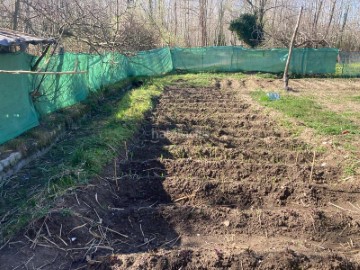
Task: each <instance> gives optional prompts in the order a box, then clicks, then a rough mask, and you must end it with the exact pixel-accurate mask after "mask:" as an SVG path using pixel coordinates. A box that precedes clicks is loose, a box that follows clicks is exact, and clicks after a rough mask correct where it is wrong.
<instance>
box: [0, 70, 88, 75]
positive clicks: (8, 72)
mask: <svg viewBox="0 0 360 270" xmlns="http://www.w3.org/2000/svg"><path fill="white" fill-rule="evenodd" d="M1 73H5V74H17V75H19V74H32V75H73V74H85V73H88V71H87V70H81V71H62V72H53V71H29V70H0V74H1Z"/></svg>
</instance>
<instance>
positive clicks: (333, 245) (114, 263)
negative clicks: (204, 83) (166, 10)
mask: <svg viewBox="0 0 360 270" xmlns="http://www.w3.org/2000/svg"><path fill="white" fill-rule="evenodd" d="M315 161H316V162H315ZM334 164H336V163H334ZM115 167H116V170H115V169H114V167H113V166H111V167H109V168H108V169H107V173H106V174H105V175H104V176H103V177H101V178H99V179H98V180H96V181H95V182H94V184H93V185H90V186H88V187H86V188H77V189H75V190H74V191H73V192H72V193H71V194H69V195H66V196H64V197H63V198H61V199H59V201H58V203H57V208H56V209H54V210H52V211H51V213H50V214H49V215H47V216H46V218H44V219H41V220H38V221H36V222H35V223H34V226H33V227H32V229H29V230H28V231H27V232H26V237H27V238H28V239H30V241H32V248H33V249H31V248H29V247H28V246H25V245H23V244H21V243H20V244H19V243H17V241H14V242H13V243H12V246H10V247H8V248H6V249H5V250H4V252H3V254H2V255H0V260H2V261H3V262H5V259H7V258H10V257H11V256H13V255H14V250H20V252H18V263H17V264H16V262H14V263H9V262H6V264H4V265H6V267H7V268H4V269H12V268H11V267H16V266H17V265H19V267H18V269H22V268H23V269H27V268H29V269H32V268H31V266H32V267H33V268H35V269H40V268H41V269H81V268H82V267H83V268H89V269H164V270H165V269H177V270H178V269H360V265H359V264H358V263H357V261H360V256H359V248H360V244H359V241H360V223H359V222H360V219H359V216H360V207H358V205H357V203H358V202H359V199H360V196H359V192H360V190H359V189H358V188H354V187H352V188H350V187H348V186H347V185H345V184H344V185H341V184H339V179H340V175H341V168H339V167H337V166H332V165H331V164H328V163H323V162H322V156H321V154H318V153H315V155H314V150H313V147H312V146H310V145H307V144H306V143H304V142H302V141H300V140H299V139H295V138H294V137H293V136H292V134H290V133H289V132H287V131H286V130H284V129H283V128H282V127H279V126H278V125H277V124H276V123H275V122H274V121H273V120H272V119H271V118H270V117H269V116H266V115H265V114H264V113H263V111H262V110H261V109H259V108H258V107H256V106H255V105H254V104H252V102H251V101H250V100H249V99H247V98H246V97H245V96H244V95H243V94H242V93H239V92H238V91H237V90H235V89H233V88H231V87H226V88H219V87H209V88H196V89H195V88H181V89H180V88H177V87H176V86H172V87H168V88H166V90H165V91H164V93H163V95H162V97H161V98H160V99H159V101H158V104H157V107H156V109H155V110H154V112H153V113H152V114H151V115H150V116H149V117H148V118H147V120H146V121H145V122H144V125H143V127H142V129H141V132H140V134H139V136H138V138H137V139H136V143H134V144H133V145H132V146H131V147H129V149H128V151H127V153H126V154H125V157H124V158H121V159H119V160H118V161H117V162H116V163H115ZM347 209H351V210H348V211H346V210H347ZM19 239H21V238H19ZM17 245H20V247H19V246H17ZM35 249H36V251H34V250H35ZM32 254H33V255H34V256H33V257H31V255H32ZM109 254H111V255H109ZM30 257H31V260H30V261H28V262H27V261H26V258H30ZM19 262H21V263H20V264H19Z"/></svg>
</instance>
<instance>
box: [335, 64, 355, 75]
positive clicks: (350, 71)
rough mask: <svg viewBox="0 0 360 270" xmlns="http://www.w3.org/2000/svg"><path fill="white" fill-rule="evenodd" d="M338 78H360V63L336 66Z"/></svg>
mask: <svg viewBox="0 0 360 270" xmlns="http://www.w3.org/2000/svg"><path fill="white" fill-rule="evenodd" d="M335 70H336V71H335V76H336V77H342V76H343V77H358V76H360V63H351V64H344V65H342V64H336V69H335Z"/></svg>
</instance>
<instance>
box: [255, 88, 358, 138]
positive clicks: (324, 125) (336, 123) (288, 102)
mask: <svg viewBox="0 0 360 270" xmlns="http://www.w3.org/2000/svg"><path fill="white" fill-rule="evenodd" d="M252 96H253V98H254V99H255V100H258V101H259V102H260V103H261V104H262V105H264V106H266V107H269V108H273V109H276V110H278V111H280V112H282V113H284V114H285V115H287V116H289V117H293V118H295V119H297V120H298V121H300V122H302V123H303V124H304V125H305V126H307V127H310V128H313V129H314V130H315V131H316V132H317V133H318V134H322V135H340V134H342V133H343V132H347V133H351V134H359V127H358V126H357V125H356V124H354V123H353V122H352V121H351V120H350V119H348V118H347V117H345V116H343V115H340V114H337V113H335V112H333V111H330V110H327V109H325V108H323V107H322V106H321V105H319V104H318V103H316V102H315V101H314V100H312V99H311V98H310V97H300V96H294V95H291V94H284V95H282V96H281V98H280V99H279V100H274V101H271V100H269V98H268V96H267V93H266V92H264V91H262V90H259V91H254V92H252Z"/></svg>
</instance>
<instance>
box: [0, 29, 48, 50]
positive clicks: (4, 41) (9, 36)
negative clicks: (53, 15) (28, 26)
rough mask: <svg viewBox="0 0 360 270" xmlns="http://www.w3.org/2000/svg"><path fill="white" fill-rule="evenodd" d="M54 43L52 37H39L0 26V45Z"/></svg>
mask: <svg viewBox="0 0 360 270" xmlns="http://www.w3.org/2000/svg"><path fill="white" fill-rule="evenodd" d="M52 43H55V39H53V38H41V37H36V36H33V35H30V34H25V33H22V32H18V31H14V30H9V29H4V28H0V45H1V46H6V47H8V46H12V45H24V44H33V45H36V44H52Z"/></svg>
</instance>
